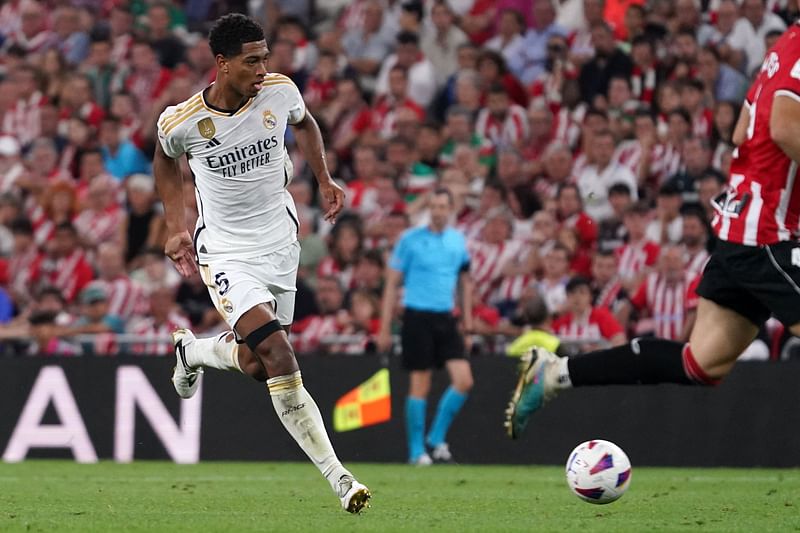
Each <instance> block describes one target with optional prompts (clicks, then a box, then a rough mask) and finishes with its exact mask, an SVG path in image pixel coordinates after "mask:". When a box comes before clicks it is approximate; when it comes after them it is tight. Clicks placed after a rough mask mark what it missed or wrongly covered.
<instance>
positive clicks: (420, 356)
mask: <svg viewBox="0 0 800 533" xmlns="http://www.w3.org/2000/svg"><path fill="white" fill-rule="evenodd" d="M427 315H428V314H427V313H418V312H415V311H411V310H408V309H407V310H406V311H405V313H403V327H402V330H401V332H400V339H401V344H402V351H403V360H402V364H403V368H405V369H406V370H408V396H406V405H405V416H406V443H407V445H408V462H409V463H411V464H416V465H419V466H427V465H430V464H431V463H432V462H433V461H432V460H431V458H430V456H429V455H428V454H427V452H426V451H425V418H426V413H427V408H428V393H429V392H430V390H431V380H432V376H433V371H432V369H433V367H434V360H433V353H434V345H433V336H432V334H431V328H430V323H429V321H427V320H426V319H425V317H426V316H427Z"/></svg>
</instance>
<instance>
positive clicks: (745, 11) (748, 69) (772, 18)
mask: <svg viewBox="0 0 800 533" xmlns="http://www.w3.org/2000/svg"><path fill="white" fill-rule="evenodd" d="M741 13H742V16H741V18H739V20H737V21H736V24H734V26H733V31H732V32H731V36H730V39H729V41H728V43H729V44H730V46H731V48H735V49H738V50H741V51H743V52H744V54H745V57H746V62H745V65H744V72H745V74H746V75H748V76H749V75H751V74H752V73H753V72H755V71H756V69H758V68H759V67H760V66H761V62H762V61H764V54H765V53H766V50H767V49H766V47H765V38H766V36H767V34H768V33H769V32H770V31H772V30H777V31H780V32H783V30H785V29H786V23H784V22H783V20H781V18H780V17H779V16H778V15H776V14H775V13H770V12H768V11H767V10H766V2H765V1H764V0H742V2H741Z"/></svg>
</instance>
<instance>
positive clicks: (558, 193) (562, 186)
mask: <svg viewBox="0 0 800 533" xmlns="http://www.w3.org/2000/svg"><path fill="white" fill-rule="evenodd" d="M567 189H572V190H573V191H575V194H576V195H577V196H578V199H579V200H580V199H581V191H580V189H578V186H577V185H575V184H574V183H562V184H560V185H559V186H558V188H557V189H556V199H558V198H561V194H562V193H563V192H564V191H566V190H567Z"/></svg>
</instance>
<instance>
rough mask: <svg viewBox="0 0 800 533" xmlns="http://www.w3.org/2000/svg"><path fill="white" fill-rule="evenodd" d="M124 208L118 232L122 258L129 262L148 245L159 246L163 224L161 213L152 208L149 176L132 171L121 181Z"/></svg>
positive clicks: (153, 195) (153, 190)
mask: <svg viewBox="0 0 800 533" xmlns="http://www.w3.org/2000/svg"><path fill="white" fill-rule="evenodd" d="M125 197H126V199H127V210H126V211H125V212H124V213H123V216H124V218H123V220H122V222H121V229H120V231H121V233H122V235H123V236H124V237H123V242H124V246H125V262H126V263H128V264H130V263H131V261H133V260H134V258H136V257H137V256H138V255H139V254H141V253H143V252H144V251H145V250H147V249H149V248H154V247H155V248H158V247H161V246H162V245H163V243H164V241H165V240H166V239H165V232H166V227H165V223H164V216H163V215H162V214H161V213H160V212H159V210H158V209H157V208H156V200H155V183H154V181H153V178H152V177H151V176H148V175H146V174H134V175H132V176H130V177H128V179H127V180H126V181H125Z"/></svg>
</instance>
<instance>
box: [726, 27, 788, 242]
mask: <svg viewBox="0 0 800 533" xmlns="http://www.w3.org/2000/svg"><path fill="white" fill-rule="evenodd" d="M776 96H783V97H789V98H792V99H794V100H797V101H800V26H798V24H793V25H792V26H791V27H790V28H789V29H788V30H786V32H785V33H784V34H783V35H782V36H781V37H780V38H779V39H778V41H777V42H776V43H775V46H773V47H772V49H771V50H770V52H769V53H768V54H767V57H766V58H765V59H764V63H763V64H762V66H761V71H760V72H759V73H758V75H757V76H756V79H755V81H754V82H753V85H752V86H751V87H750V90H749V91H748V93H747V98H746V99H745V104H744V105H745V108H746V109H747V110H748V113H749V116H750V122H749V124H748V127H747V136H746V138H745V140H744V141H743V142H742V143H741V144H740V145H739V147H738V148H737V149H736V150H735V151H734V153H733V160H732V162H731V170H730V178H729V180H728V190H727V192H726V193H725V194H724V195H721V196H720V197H718V198H717V200H716V201H715V208H716V210H717V214H716V216H715V217H714V220H713V223H712V224H713V226H714V231H715V232H716V234H717V235H718V236H719V238H720V239H722V240H724V241H728V242H732V243H738V244H744V245H747V246H756V245H766V244H773V243H775V242H779V241H788V240H793V239H796V238H797V236H798V233H799V232H798V221H799V220H800V187H798V184H797V173H798V168H797V162H795V161H792V160H791V159H790V158H789V156H787V155H786V154H785V153H784V152H783V150H781V149H780V148H779V147H778V145H777V144H775V142H774V141H773V140H772V137H771V134H770V127H769V124H770V115H771V114H772V103H773V100H774V99H775V97H776ZM778 120H781V118H780V117H779V118H778Z"/></svg>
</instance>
